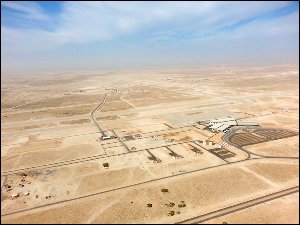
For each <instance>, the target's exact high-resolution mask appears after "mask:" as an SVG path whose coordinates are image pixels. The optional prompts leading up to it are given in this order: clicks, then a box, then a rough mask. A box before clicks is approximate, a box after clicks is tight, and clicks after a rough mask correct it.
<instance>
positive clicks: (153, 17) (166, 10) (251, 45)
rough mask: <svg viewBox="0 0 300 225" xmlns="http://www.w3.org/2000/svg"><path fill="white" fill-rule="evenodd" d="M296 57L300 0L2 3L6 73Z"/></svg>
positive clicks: (291, 59) (260, 61) (286, 60)
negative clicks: (266, 0)
mask: <svg viewBox="0 0 300 225" xmlns="http://www.w3.org/2000/svg"><path fill="white" fill-rule="evenodd" d="M298 60H299V3H298V2H289V1H283V2H280V1H274V2H270V1H268V2H263V1H257V2H244V1H243V2H205V1H201V2H200V1H199V2H188V1H184V2H168V1H163V2H156V1H155V2H124V1H122V2H121V1H120V2H105V1H101V2H100V1H99V2H95V1H93V2H63V1H59V2H53V1H51V2H50V1H48V2H47V1H44V2H39V1H32V2H17V1H16V2H14V1H1V74H3V73H5V74H9V73H23V72H49V71H50V72H51V71H76V70H80V71H83V70H111V69H136V68H138V69H139V68H159V67H175V66H176V67H177V66H184V67H188V66H201V65H220V64H276V63H280V64H283V63H284V64H285V63H296V62H298Z"/></svg>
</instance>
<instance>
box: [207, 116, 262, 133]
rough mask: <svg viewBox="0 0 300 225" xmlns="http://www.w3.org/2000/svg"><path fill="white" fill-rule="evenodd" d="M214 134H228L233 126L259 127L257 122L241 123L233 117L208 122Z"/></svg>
mask: <svg viewBox="0 0 300 225" xmlns="http://www.w3.org/2000/svg"><path fill="white" fill-rule="evenodd" d="M208 125H209V128H210V129H211V131H212V132H227V130H228V129H229V128H230V127H232V126H259V124H258V123H256V122H249V121H239V120H236V119H235V118H233V117H228V118H223V119H213V120H210V121H209V122H208Z"/></svg>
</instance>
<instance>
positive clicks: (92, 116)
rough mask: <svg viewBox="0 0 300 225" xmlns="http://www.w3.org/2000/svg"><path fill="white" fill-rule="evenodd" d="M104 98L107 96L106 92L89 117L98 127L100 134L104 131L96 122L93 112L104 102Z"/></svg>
mask: <svg viewBox="0 0 300 225" xmlns="http://www.w3.org/2000/svg"><path fill="white" fill-rule="evenodd" d="M106 98H107V94H105V95H104V97H103V99H102V101H101V102H100V104H99V105H98V106H97V107H96V108H95V109H94V110H93V111H92V112H91V118H92V120H93V121H94V123H95V125H96V126H97V127H98V129H99V131H100V133H101V134H102V135H104V131H103V130H102V129H101V128H100V125H99V124H98V122H97V120H96V118H95V116H94V112H95V111H96V110H98V109H99V108H100V106H102V105H103V104H104V103H105V101H106Z"/></svg>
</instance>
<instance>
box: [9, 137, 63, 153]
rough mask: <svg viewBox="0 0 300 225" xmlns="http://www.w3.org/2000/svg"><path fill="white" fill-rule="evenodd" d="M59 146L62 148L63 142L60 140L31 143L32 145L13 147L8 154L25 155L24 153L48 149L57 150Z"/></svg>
mask: <svg viewBox="0 0 300 225" xmlns="http://www.w3.org/2000/svg"><path fill="white" fill-rule="evenodd" d="M59 146H61V140H59V139H55V140H46V141H38V142H30V143H26V144H22V145H20V146H17V147H11V148H10V149H9V152H8V154H15V153H24V152H29V151H37V150H41V149H48V148H57V147H59Z"/></svg>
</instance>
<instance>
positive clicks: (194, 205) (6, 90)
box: [1, 64, 299, 224]
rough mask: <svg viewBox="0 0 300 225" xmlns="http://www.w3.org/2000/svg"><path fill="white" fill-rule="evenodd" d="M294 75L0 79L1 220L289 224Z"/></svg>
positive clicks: (294, 189) (261, 69) (245, 70)
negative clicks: (0, 84)
mask: <svg viewBox="0 0 300 225" xmlns="http://www.w3.org/2000/svg"><path fill="white" fill-rule="evenodd" d="M298 70H299V67H298V65H292V64H291V65H275V66H274V65H272V66H231V67H230V69H228V68H224V66H203V67H197V68H196V67H195V68H176V69H160V70H158V69H157V70H154V69H152V70H131V71H129V70H128V71H125V70H124V71H113V72H112V71H94V72H85V73H81V72H74V73H72V74H70V73H69V74H64V73H60V74H47V75H45V76H40V75H32V76H27V77H22V78H20V77H13V76H10V77H2V78H1V79H2V80H1V83H2V86H1V223H7V224H15V223H219V224H220V223H223V224H224V223H299V129H298V128H299V72H298ZM107 78H109V79H107ZM57 80H60V81H61V82H59V83H58V82H57ZM274 80H276V82H274Z"/></svg>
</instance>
